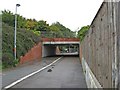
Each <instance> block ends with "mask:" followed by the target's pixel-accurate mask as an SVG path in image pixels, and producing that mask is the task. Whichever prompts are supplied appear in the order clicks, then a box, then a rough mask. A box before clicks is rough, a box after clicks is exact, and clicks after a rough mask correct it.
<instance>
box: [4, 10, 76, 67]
mask: <svg viewBox="0 0 120 90" xmlns="http://www.w3.org/2000/svg"><path fill="white" fill-rule="evenodd" d="M17 16H18V18H17V60H14V52H13V48H14V21H15V15H14V14H13V13H12V12H11V11H8V10H4V11H2V68H8V67H12V66H15V65H16V64H17V63H18V62H19V58H20V56H22V55H25V53H27V52H28V50H30V49H31V48H32V47H33V46H34V44H36V43H37V42H39V41H40V36H41V33H43V35H44V36H42V37H47V38H53V37H55V38H59V37H60V38H62V37H63V38H73V37H75V33H74V32H73V31H71V30H70V29H69V28H66V27H65V26H63V25H62V24H60V23H59V22H56V23H53V24H52V25H49V24H48V23H47V21H44V20H40V21H37V20H35V19H26V18H24V17H22V16H20V15H17Z"/></svg>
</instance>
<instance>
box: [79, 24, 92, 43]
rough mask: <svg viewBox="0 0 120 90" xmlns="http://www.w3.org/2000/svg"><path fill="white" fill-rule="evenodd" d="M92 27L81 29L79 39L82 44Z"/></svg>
mask: <svg viewBox="0 0 120 90" xmlns="http://www.w3.org/2000/svg"><path fill="white" fill-rule="evenodd" d="M89 28H90V26H89V25H87V26H83V27H81V29H80V30H79V31H78V34H77V37H78V38H79V39H80V41H81V42H82V40H83V39H84V37H85V35H86V33H87V32H88V30H89Z"/></svg>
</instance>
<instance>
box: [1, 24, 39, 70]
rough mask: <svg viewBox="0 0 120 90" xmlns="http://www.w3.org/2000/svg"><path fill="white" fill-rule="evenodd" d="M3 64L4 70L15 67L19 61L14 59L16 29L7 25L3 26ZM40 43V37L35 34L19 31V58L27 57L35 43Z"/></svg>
mask: <svg viewBox="0 0 120 90" xmlns="http://www.w3.org/2000/svg"><path fill="white" fill-rule="evenodd" d="M2 27H3V30H2V63H3V68H7V67H9V66H15V64H17V62H18V61H15V60H14V58H13V48H14V45H13V44H14V28H13V27H11V26H8V25H7V24H5V23H3V24H2ZM38 42H39V37H38V36H36V35H35V34H34V33H33V32H31V31H29V30H24V29H17V58H18V59H19V58H20V56H22V55H25V53H27V52H28V50H30V49H31V48H32V47H33V46H34V44H35V43H38Z"/></svg>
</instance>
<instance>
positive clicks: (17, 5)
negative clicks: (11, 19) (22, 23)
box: [14, 4, 20, 60]
mask: <svg viewBox="0 0 120 90" xmlns="http://www.w3.org/2000/svg"><path fill="white" fill-rule="evenodd" d="M19 6H20V4H16V9H15V32H14V58H15V60H16V30H17V7H19Z"/></svg>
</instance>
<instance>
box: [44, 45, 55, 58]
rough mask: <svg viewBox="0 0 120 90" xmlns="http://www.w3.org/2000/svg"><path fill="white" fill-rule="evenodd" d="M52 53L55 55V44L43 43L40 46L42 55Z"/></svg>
mask: <svg viewBox="0 0 120 90" xmlns="http://www.w3.org/2000/svg"><path fill="white" fill-rule="evenodd" d="M54 55H56V46H55V45H43V46H42V57H46V56H54Z"/></svg>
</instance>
